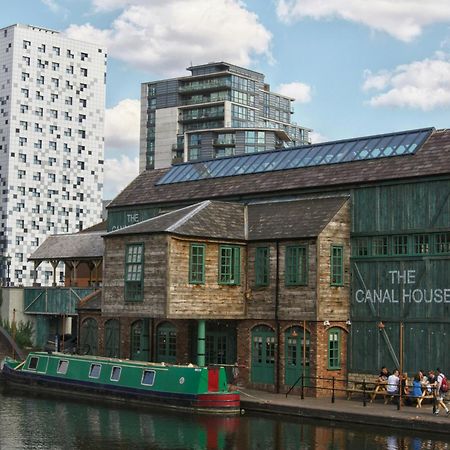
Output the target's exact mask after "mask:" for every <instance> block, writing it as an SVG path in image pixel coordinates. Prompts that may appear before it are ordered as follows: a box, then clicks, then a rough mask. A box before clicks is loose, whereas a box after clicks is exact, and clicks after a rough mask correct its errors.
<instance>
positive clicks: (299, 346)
mask: <svg viewBox="0 0 450 450" xmlns="http://www.w3.org/2000/svg"><path fill="white" fill-rule="evenodd" d="M303 333H304V331H303V328H301V327H291V328H288V329H287V330H286V332H285V334H284V341H285V373H284V382H285V384H287V385H288V386H292V385H293V384H294V383H296V382H297V380H298V379H299V378H300V376H301V375H302V374H303V373H304V377H305V380H304V386H309V347H310V338H309V331H306V333H305V336H306V339H305V340H304V339H303V337H304V334H303ZM303 342H305V347H303ZM303 360H305V367H304V368H305V371H304V372H303ZM297 386H301V382H300V381H299V382H298V383H297Z"/></svg>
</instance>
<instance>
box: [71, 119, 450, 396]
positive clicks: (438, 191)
mask: <svg viewBox="0 0 450 450" xmlns="http://www.w3.org/2000/svg"><path fill="white" fill-rule="evenodd" d="M107 226H108V232H106V233H105V234H104V256H103V257H104V261H103V264H104V271H103V287H102V293H101V302H99V297H98V296H94V297H93V300H92V301H93V306H92V307H89V301H88V300H89V299H87V300H86V301H85V300H83V302H82V303H83V304H82V305H81V306H82V308H80V309H79V315H80V317H79V323H80V335H81V336H80V338H81V339H80V341H81V342H82V343H83V344H84V345H85V348H84V350H85V351H87V352H90V351H92V348H95V349H96V351H97V352H98V353H99V354H108V355H110V356H119V357H121V358H130V357H131V358H134V359H144V360H159V361H164V362H167V363H174V362H192V363H199V364H227V365H228V364H229V365H230V366H233V365H234V364H235V363H237V368H238V370H231V369H230V375H231V376H232V377H233V382H236V383H238V384H241V385H245V386H250V387H255V388H261V389H267V390H273V391H286V390H287V389H288V388H289V387H290V386H292V385H293V384H295V383H296V382H297V380H298V379H299V377H300V376H301V375H303V376H304V377H305V378H304V380H305V384H306V385H308V384H309V385H310V386H317V387H327V386H329V384H330V381H329V379H330V378H332V377H335V378H336V379H341V380H345V379H346V378H347V377H348V376H349V375H352V374H376V373H378V370H379V367H381V366H382V365H386V366H388V367H389V368H391V369H392V368H394V367H401V368H402V369H403V370H404V371H408V372H414V371H417V370H418V369H431V368H436V367H437V366H440V367H441V368H443V370H444V372H445V370H447V372H448V371H449V370H450V359H449V358H450V356H449V352H448V348H449V343H450V340H449V336H450V280H449V275H448V274H449V273H450V132H449V131H447V130H435V129H433V128H426V129H420V130H411V131H405V132H397V133H389V134H384V135H377V136H368V137H361V138H353V139H347V140H342V141H335V142H326V143H321V144H313V145H308V146H302V147H298V148H295V149H289V150H277V151H273V152H262V153H258V154H252V155H244V156H236V157H229V158H223V159H220V160H217V159H216V160H210V161H201V162H191V163H184V164H179V165H175V166H173V167H171V168H167V169H156V170H147V171H144V172H142V173H141V174H140V175H139V176H138V177H137V178H136V179H135V180H134V181H133V182H132V183H131V184H130V185H129V186H128V187H127V188H125V189H124V190H123V191H122V192H121V193H120V194H119V195H118V196H117V197H116V198H115V199H114V200H113V201H112V202H111V203H110V205H109V207H108V225H107ZM83 334H85V335H86V336H88V337H89V339H91V340H92V342H88V341H89V339H87V340H86V339H85V338H83ZM81 350H82V351H83V348H81ZM309 377H310V378H309ZM318 377H320V378H328V380H324V379H318ZM337 386H339V382H338V384H337ZM323 392H325V391H320V390H313V392H312V393H313V394H317V395H321V393H323Z"/></svg>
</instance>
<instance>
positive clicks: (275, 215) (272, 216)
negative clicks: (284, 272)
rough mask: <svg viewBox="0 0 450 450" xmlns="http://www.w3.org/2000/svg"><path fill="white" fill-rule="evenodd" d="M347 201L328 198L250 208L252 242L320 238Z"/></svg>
mask: <svg viewBox="0 0 450 450" xmlns="http://www.w3.org/2000/svg"><path fill="white" fill-rule="evenodd" d="M346 201H347V198H346V197H326V198H314V199H305V200H293V201H283V202H273V203H260V204H254V205H249V207H248V224H249V230H248V236H249V240H274V239H291V238H311V237H316V236H318V235H319V234H320V232H321V231H322V230H323V229H324V228H325V226H326V225H327V224H328V223H329V222H330V221H331V219H332V218H333V217H334V215H335V214H336V213H337V212H338V211H339V210H340V209H341V207H342V206H343V205H344V203H345V202H346Z"/></svg>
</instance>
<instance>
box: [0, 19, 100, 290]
mask: <svg viewBox="0 0 450 450" xmlns="http://www.w3.org/2000/svg"><path fill="white" fill-rule="evenodd" d="M105 75H106V51H105V49H104V48H102V47H101V46H98V45H96V44H92V43H87V42H81V41H77V40H73V39H68V38H67V37H64V35H62V34H61V33H58V32H56V31H52V30H47V29H44V28H40V27H34V26H29V25H12V26H9V27H6V28H3V29H0V185H1V186H0V187H1V193H0V195H1V203H0V212H1V220H0V268H1V271H0V274H1V281H2V284H5V282H6V283H8V282H9V283H11V284H12V283H14V285H30V284H31V283H32V282H33V281H34V280H35V281H37V282H40V283H42V284H48V283H49V282H51V281H52V279H51V274H52V272H51V268H49V267H48V268H45V267H43V266H40V268H39V271H38V273H37V274H36V279H34V270H33V265H32V264H31V263H29V262H27V258H28V256H29V255H30V254H31V253H32V252H34V251H35V250H36V248H37V247H38V246H39V245H40V244H41V243H42V242H43V241H44V239H45V237H46V236H48V235H51V234H56V233H67V232H74V231H78V230H80V229H83V228H87V227H89V226H91V225H93V224H94V223H97V222H98V221H99V220H100V219H101V213H102V192H103V159H104V157H103V154H104V130H103V128H104V109H105ZM63 271H64V270H63V268H61V270H60V275H61V274H62V272H63ZM61 276H62V275H61ZM57 281H59V280H57Z"/></svg>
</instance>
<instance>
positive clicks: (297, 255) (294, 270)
mask: <svg viewBox="0 0 450 450" xmlns="http://www.w3.org/2000/svg"><path fill="white" fill-rule="evenodd" d="M285 266H286V267H285V284H286V286H305V285H307V284H308V246H307V245H288V246H286V255H285Z"/></svg>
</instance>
